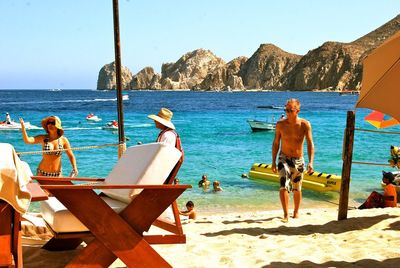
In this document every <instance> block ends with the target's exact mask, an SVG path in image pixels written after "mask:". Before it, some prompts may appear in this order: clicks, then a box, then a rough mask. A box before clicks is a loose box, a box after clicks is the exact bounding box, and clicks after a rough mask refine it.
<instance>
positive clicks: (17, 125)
mask: <svg viewBox="0 0 400 268" xmlns="http://www.w3.org/2000/svg"><path fill="white" fill-rule="evenodd" d="M24 125H25V128H26V129H40V128H39V127H37V126H34V125H31V124H30V123H29V122H25V123H24ZM20 129H21V124H20V123H16V122H14V121H11V122H10V123H9V124H8V123H6V122H5V121H3V122H0V130H20Z"/></svg>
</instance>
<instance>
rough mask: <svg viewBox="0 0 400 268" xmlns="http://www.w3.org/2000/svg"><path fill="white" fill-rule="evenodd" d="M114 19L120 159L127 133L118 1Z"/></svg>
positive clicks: (115, 6) (114, 10) (114, 3)
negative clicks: (125, 131) (125, 127)
mask: <svg viewBox="0 0 400 268" xmlns="http://www.w3.org/2000/svg"><path fill="white" fill-rule="evenodd" d="M113 18H114V49H115V74H116V78H117V80H116V84H117V90H116V91H117V104H118V138H119V144H122V146H120V147H118V158H120V157H121V156H122V154H123V153H124V151H125V148H126V146H125V133H124V112H123V111H124V107H123V100H122V78H121V44H120V37H119V8H118V0H113Z"/></svg>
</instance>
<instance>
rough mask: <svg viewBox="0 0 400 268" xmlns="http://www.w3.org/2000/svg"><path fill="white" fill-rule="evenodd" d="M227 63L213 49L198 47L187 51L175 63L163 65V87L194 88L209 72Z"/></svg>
mask: <svg viewBox="0 0 400 268" xmlns="http://www.w3.org/2000/svg"><path fill="white" fill-rule="evenodd" d="M224 65H225V62H224V60H222V59H221V58H218V57H217V56H215V55H214V54H213V53H212V52H211V51H209V50H205V49H197V50H195V51H192V52H189V53H186V54H185V55H183V56H182V57H181V58H180V59H179V60H178V61H177V62H175V63H165V64H163V65H162V67H161V87H162V88H163V89H167V88H180V89H192V88H194V87H195V86H196V85H198V84H200V83H201V82H202V81H203V80H204V78H206V76H207V74H209V73H212V72H213V71H214V70H215V69H218V68H221V67H223V66H224Z"/></svg>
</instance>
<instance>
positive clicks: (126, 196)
mask: <svg viewBox="0 0 400 268" xmlns="http://www.w3.org/2000/svg"><path fill="white" fill-rule="evenodd" d="M181 155H182V153H181V152H180V151H179V150H178V149H176V148H175V147H173V146H171V145H167V144H164V143H149V144H143V145H137V146H132V147H129V148H128V149H127V150H126V151H125V153H124V154H123V155H122V157H121V158H120V159H119V160H118V162H117V164H116V165H115V166H114V168H113V170H112V171H111V172H110V174H109V175H108V176H107V178H106V180H105V182H104V183H105V184H137V185H146V184H147V185H161V184H163V183H164V182H165V180H166V179H167V177H168V175H169V174H170V173H171V171H172V169H173V168H174V167H175V165H176V163H178V160H179V158H180V157H181ZM140 191H141V190H140V189H137V190H132V189H122V190H121V189H117V190H116V189H105V190H103V192H104V193H105V194H106V195H107V196H109V197H111V198H114V199H117V200H119V201H122V202H125V203H129V202H130V201H131V200H132V198H134V197H135V196H136V195H138V194H139V193H140Z"/></svg>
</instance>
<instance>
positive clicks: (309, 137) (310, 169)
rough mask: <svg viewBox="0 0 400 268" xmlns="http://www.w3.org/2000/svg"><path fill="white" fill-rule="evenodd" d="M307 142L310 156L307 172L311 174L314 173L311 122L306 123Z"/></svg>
mask: <svg viewBox="0 0 400 268" xmlns="http://www.w3.org/2000/svg"><path fill="white" fill-rule="evenodd" d="M306 141H307V154H308V165H307V172H308V173H311V172H313V171H314V167H313V165H314V141H313V138H312V129H311V124H310V122H308V121H307V123H306Z"/></svg>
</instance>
